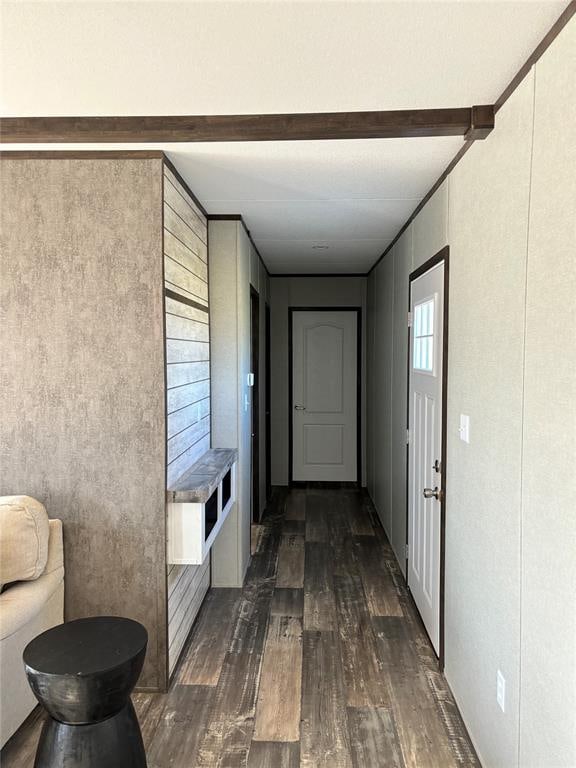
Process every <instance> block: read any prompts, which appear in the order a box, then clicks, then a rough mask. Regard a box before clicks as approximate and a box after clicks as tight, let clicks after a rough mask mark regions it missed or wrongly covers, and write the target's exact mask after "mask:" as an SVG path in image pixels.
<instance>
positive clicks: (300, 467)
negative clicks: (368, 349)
mask: <svg viewBox="0 0 576 768" xmlns="http://www.w3.org/2000/svg"><path fill="white" fill-rule="evenodd" d="M357 366H358V350H357V314H356V312H355V311H344V310H329V311H327V310H326V311H308V310H294V311H293V313H292V479H293V480H296V481H305V480H310V481H315V480H318V481H327V482H332V481H355V480H356V479H357V429H358V425H357V423H356V421H357V397H358V373H357Z"/></svg>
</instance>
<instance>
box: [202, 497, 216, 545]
mask: <svg viewBox="0 0 576 768" xmlns="http://www.w3.org/2000/svg"><path fill="white" fill-rule="evenodd" d="M217 520H218V488H216V490H215V491H214V493H213V494H212V496H210V498H209V499H208V501H207V502H206V504H205V505H204V540H205V541H206V539H207V538H208V536H210V533H211V532H212V528H214V526H215V525H216V522H217Z"/></svg>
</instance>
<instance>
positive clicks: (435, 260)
mask: <svg viewBox="0 0 576 768" xmlns="http://www.w3.org/2000/svg"><path fill="white" fill-rule="evenodd" d="M441 262H444V316H443V318H442V325H443V330H444V332H443V339H442V451H441V458H440V461H441V462H442V490H443V491H444V494H443V496H442V500H441V502H440V618H439V623H440V633H439V635H440V647H439V654H438V665H439V667H440V670H441V671H442V670H444V603H445V574H446V488H447V477H448V475H447V462H446V455H447V454H446V443H447V439H448V426H447V425H448V409H447V405H448V305H449V292H448V291H449V287H450V248H449V246H445V247H444V248H442V250H440V251H438V253H436V254H435V255H434V256H432V258H430V259H428V261H426V262H425V263H424V264H422V266H421V267H418V269H415V270H414V272H411V273H410V278H409V283H408V311H409V310H410V306H411V304H412V283H413V282H414V280H417V279H418V278H419V277H421V276H422V275H424V274H426V272H428V271H429V270H430V269H432V267H435V266H436V265H437V264H440V263H441ZM411 337H412V329H411V328H408V355H407V360H406V370H407V374H408V375H407V378H406V392H407V397H406V429H409V427H410V363H411V360H410V345H411V342H412V338H411ZM409 462H410V447H409V446H408V445H407V446H406V545H408V542H409V541H410V536H409V521H410V508H409V500H408V482H409V481H408V477H409ZM406 584H408V558H406ZM422 626H424V625H422Z"/></svg>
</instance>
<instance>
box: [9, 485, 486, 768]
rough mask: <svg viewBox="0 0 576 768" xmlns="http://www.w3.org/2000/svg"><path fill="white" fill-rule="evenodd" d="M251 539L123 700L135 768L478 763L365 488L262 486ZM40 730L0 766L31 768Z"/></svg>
mask: <svg viewBox="0 0 576 768" xmlns="http://www.w3.org/2000/svg"><path fill="white" fill-rule="evenodd" d="M253 534H254V536H253V547H254V550H255V554H254V556H253V559H252V563H251V566H250V570H249V573H248V577H247V581H246V586H245V587H244V589H242V590H226V589H213V590H211V591H210V592H209V594H208V597H207V599H206V601H205V604H204V606H203V608H202V611H201V613H200V615H199V617H198V621H197V622H196V625H195V627H194V629H193V632H192V636H191V639H190V642H189V644H188V647H187V650H186V652H185V655H184V658H183V661H182V663H181V665H180V667H179V669H178V671H177V673H176V677H175V680H174V683H173V685H172V688H171V690H170V692H169V693H167V694H144V693H139V694H136V695H135V696H134V703H135V705H136V709H137V712H138V716H139V719H140V723H141V726H142V732H143V736H144V741H145V744H146V748H147V754H148V765H149V768H168V767H170V768H208V767H210V768H216V766H218V767H219V768H239V767H240V766H246V768H298V767H299V766H303V767H305V768H380V766H382V767H384V766H387V767H388V766H390V767H391V768H392V767H393V768H451V767H452V766H479V763H478V760H477V758H476V756H475V753H474V750H473V748H472V745H471V743H470V740H469V738H468V735H467V733H466V730H465V728H464V725H463V723H462V720H461V718H460V715H459V713H458V710H457V708H456V705H455V703H454V699H453V698H452V695H451V693H450V690H449V688H448V686H447V684H446V681H445V680H444V677H443V675H442V674H441V673H440V672H439V671H438V666H437V660H436V658H435V656H434V653H433V651H432V649H431V646H430V644H429V642H428V639H427V637H426V634H425V632H424V630H423V629H422V626H421V624H420V621H419V618H418V615H417V614H416V612H415V610H414V607H413V604H412V602H411V599H410V597H409V595H408V593H407V591H406V588H405V586H404V582H403V579H402V577H401V574H400V571H399V569H398V566H397V564H396V561H395V559H394V555H393V554H392V550H391V548H390V546H389V544H388V541H387V540H386V537H385V535H384V533H383V531H382V529H381V527H380V525H379V524H378V523H377V522H376V518H375V515H374V512H373V509H372V506H371V503H370V501H369V499H368V497H367V496H366V494H365V493H363V492H361V491H358V490H355V489H349V488H342V489H338V490H332V489H328V488H307V489H300V488H299V489H293V490H291V491H288V490H287V489H275V492H274V499H273V505H272V509H271V511H270V512H269V513H268V514H267V515H266V516H265V517H264V519H263V521H262V524H261V525H259V526H257V527H255V528H254V531H253ZM40 725H41V718H40V715H39V714H37V713H36V714H35V715H34V716H33V717H32V718H31V719H30V720H29V721H28V723H27V724H26V726H25V727H24V728H22V729H21V730H20V731H19V732H18V734H16V736H15V737H13V739H12V740H11V741H10V742H9V744H8V745H7V747H6V748H5V749H4V750H3V751H2V755H1V758H2V768H28V766H32V764H33V755H34V749H35V745H36V741H37V738H38V733H39V728H40Z"/></svg>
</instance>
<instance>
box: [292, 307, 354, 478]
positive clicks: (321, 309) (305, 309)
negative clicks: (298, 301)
mask: <svg viewBox="0 0 576 768" xmlns="http://www.w3.org/2000/svg"><path fill="white" fill-rule="evenodd" d="M295 312H355V313H356V483H354V485H357V486H358V487H359V488H361V487H362V359H363V358H362V307H357V306H352V307H288V485H289V486H295V485H298V481H296V480H294V479H293V470H294V467H293V463H294V461H293V450H294V424H293V421H292V415H293V410H294V403H293V388H294V382H293V373H294V371H293V368H294V365H293V354H294V350H293V319H294V313H295Z"/></svg>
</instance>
